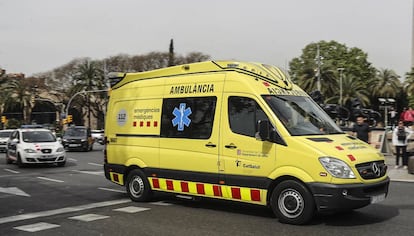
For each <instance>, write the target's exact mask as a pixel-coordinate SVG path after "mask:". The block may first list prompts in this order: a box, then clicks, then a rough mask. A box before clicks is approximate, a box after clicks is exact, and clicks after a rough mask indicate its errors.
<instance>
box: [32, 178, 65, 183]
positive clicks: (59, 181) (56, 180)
mask: <svg viewBox="0 0 414 236" xmlns="http://www.w3.org/2000/svg"><path fill="white" fill-rule="evenodd" d="M37 178H38V179H43V180H47V181H52V182H56V183H64V182H65V181H63V180H58V179H51V178H46V177H37Z"/></svg>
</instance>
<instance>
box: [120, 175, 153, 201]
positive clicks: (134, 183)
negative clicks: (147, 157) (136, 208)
mask: <svg viewBox="0 0 414 236" xmlns="http://www.w3.org/2000/svg"><path fill="white" fill-rule="evenodd" d="M125 186H126V190H127V193H128V195H129V197H130V198H131V200H133V201H136V202H145V201H148V200H149V199H150V198H151V196H152V190H151V186H150V184H149V182H148V179H147V178H146V176H145V174H144V173H143V172H142V171H141V170H139V169H135V170H132V171H131V172H130V173H129V174H128V177H127V182H126V185H125Z"/></svg>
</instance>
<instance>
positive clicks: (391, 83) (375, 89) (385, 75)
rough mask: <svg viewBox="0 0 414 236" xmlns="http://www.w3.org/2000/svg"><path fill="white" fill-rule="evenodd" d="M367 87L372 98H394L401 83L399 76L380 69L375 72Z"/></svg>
mask: <svg viewBox="0 0 414 236" xmlns="http://www.w3.org/2000/svg"><path fill="white" fill-rule="evenodd" d="M369 87H370V88H371V91H372V95H373V96H376V97H384V98H395V97H396V96H397V93H398V91H399V90H400V88H401V82H400V80H399V76H398V75H397V74H396V73H395V72H394V71H393V70H389V69H381V70H379V71H377V74H376V76H375V78H374V79H373V80H372V81H371V82H370V86H369Z"/></svg>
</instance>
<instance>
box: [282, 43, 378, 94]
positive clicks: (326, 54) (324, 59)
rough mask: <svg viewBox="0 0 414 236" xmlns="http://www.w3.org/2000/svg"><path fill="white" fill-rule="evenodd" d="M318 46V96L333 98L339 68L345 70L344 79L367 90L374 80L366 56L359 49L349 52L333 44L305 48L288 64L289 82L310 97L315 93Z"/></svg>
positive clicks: (346, 48)
mask: <svg viewBox="0 0 414 236" xmlns="http://www.w3.org/2000/svg"><path fill="white" fill-rule="evenodd" d="M318 45H319V54H320V57H321V64H320V73H321V74H320V77H321V90H322V91H321V92H322V93H323V95H324V97H325V98H326V99H330V98H331V97H336V95H337V94H338V92H337V91H338V90H339V73H338V71H337V69H338V68H344V71H343V72H342V73H343V75H347V76H348V77H350V78H351V77H352V78H354V79H355V80H358V81H360V82H361V83H362V84H363V85H365V86H366V88H367V87H368V85H369V82H370V81H371V80H372V79H373V78H374V77H375V68H374V67H372V66H371V63H370V62H368V60H367V57H368V56H367V54H366V53H364V52H363V51H362V50H361V49H358V48H348V47H347V46H346V45H344V44H340V43H338V42H336V41H329V42H326V41H320V42H318V43H311V44H308V45H307V46H306V47H305V48H304V49H303V50H302V55H301V56H300V57H298V58H293V59H292V60H291V61H290V63H289V74H290V76H291V78H292V80H293V81H294V82H296V83H298V84H299V86H300V87H302V88H303V89H304V90H305V91H306V92H308V93H310V92H312V91H313V90H315V89H316V83H317V81H316V77H317V74H316V72H317V71H318V65H317V60H315V58H316V56H317V48H318ZM330 100H333V99H330Z"/></svg>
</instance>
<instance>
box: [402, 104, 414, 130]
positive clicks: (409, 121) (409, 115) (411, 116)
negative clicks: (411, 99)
mask: <svg viewBox="0 0 414 236" xmlns="http://www.w3.org/2000/svg"><path fill="white" fill-rule="evenodd" d="M404 121H405V126H411V125H413V122H414V111H413V108H412V107H409V108H408V110H407V111H406V112H405V113H404Z"/></svg>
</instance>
